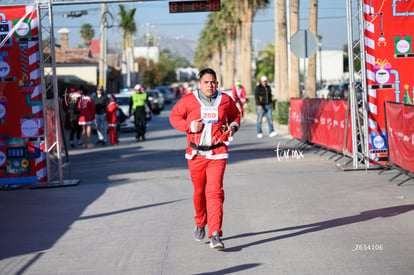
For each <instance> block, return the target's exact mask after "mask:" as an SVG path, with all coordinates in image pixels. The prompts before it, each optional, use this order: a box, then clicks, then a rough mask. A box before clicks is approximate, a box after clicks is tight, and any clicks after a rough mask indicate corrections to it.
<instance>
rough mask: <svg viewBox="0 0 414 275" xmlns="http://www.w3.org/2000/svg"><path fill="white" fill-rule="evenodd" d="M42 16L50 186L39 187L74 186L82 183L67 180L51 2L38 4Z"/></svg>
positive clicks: (45, 128) (45, 1)
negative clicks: (65, 177)
mask: <svg viewBox="0 0 414 275" xmlns="http://www.w3.org/2000/svg"><path fill="white" fill-rule="evenodd" d="M36 7H37V12H38V16H39V40H40V41H41V51H40V68H41V83H42V91H43V117H44V120H45V121H44V131H45V139H44V140H45V149H44V150H45V152H46V167H47V182H46V183H44V184H43V183H41V184H38V185H39V186H56V185H73V184H77V183H79V180H65V179H64V172H65V171H64V169H65V168H69V157H68V151H67V148H66V144H65V142H64V141H65V140H64V135H63V133H62V132H63V129H62V123H61V122H62V120H61V115H60V112H61V110H60V109H61V108H60V107H61V102H60V100H59V93H58V85H57V76H56V61H55V60H56V59H55V37H54V31H53V29H54V28H53V10H52V1H51V0H38V1H37V2H36Z"/></svg>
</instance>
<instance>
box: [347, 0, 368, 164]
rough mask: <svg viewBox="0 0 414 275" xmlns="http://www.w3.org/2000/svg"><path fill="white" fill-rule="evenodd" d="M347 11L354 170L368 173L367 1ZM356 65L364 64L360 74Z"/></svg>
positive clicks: (351, 1) (350, 0) (353, 0)
mask: <svg viewBox="0 0 414 275" xmlns="http://www.w3.org/2000/svg"><path fill="white" fill-rule="evenodd" d="M346 8H347V29H348V60H349V82H350V84H349V91H350V99H349V101H348V107H349V108H348V109H349V110H350V112H351V125H352V168H350V169H367V168H369V166H370V163H369V139H368V110H367V83H366V66H365V54H364V53H365V43H364V42H365V41H364V17H363V1H362V0H346ZM356 64H360V69H359V70H356ZM357 90H362V93H361V94H362V97H360V98H358V97H357V92H356V91H357Z"/></svg>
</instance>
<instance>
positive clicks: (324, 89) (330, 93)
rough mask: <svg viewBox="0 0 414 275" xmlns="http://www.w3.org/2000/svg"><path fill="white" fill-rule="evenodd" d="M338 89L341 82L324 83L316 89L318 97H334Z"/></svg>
mask: <svg viewBox="0 0 414 275" xmlns="http://www.w3.org/2000/svg"><path fill="white" fill-rule="evenodd" d="M337 89H339V84H334V83H324V84H322V85H321V86H320V87H319V88H318V90H316V97H317V98H334V97H335V91H336V90H337Z"/></svg>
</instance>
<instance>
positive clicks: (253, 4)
mask: <svg viewBox="0 0 414 275" xmlns="http://www.w3.org/2000/svg"><path fill="white" fill-rule="evenodd" d="M269 3H270V1H269V0H239V1H236V12H237V15H238V31H237V40H238V47H237V49H238V52H237V54H238V57H237V76H238V79H239V80H240V81H241V82H242V83H243V85H244V87H245V88H246V92H247V93H252V31H253V19H254V16H255V14H256V12H257V10H259V9H263V8H265V7H267V6H268V5H269Z"/></svg>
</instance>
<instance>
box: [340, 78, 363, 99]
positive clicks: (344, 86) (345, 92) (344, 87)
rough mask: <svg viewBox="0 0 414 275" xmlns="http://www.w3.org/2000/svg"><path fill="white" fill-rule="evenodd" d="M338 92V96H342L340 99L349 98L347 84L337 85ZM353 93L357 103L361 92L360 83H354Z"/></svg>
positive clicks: (360, 97)
mask: <svg viewBox="0 0 414 275" xmlns="http://www.w3.org/2000/svg"><path fill="white" fill-rule="evenodd" d="M339 90H340V91H341V93H340V95H342V96H343V98H342V99H344V100H347V99H348V98H349V82H343V83H341V85H339ZM355 92H356V96H357V100H358V101H359V100H361V99H362V92H363V89H362V84H361V81H356V82H355Z"/></svg>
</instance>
